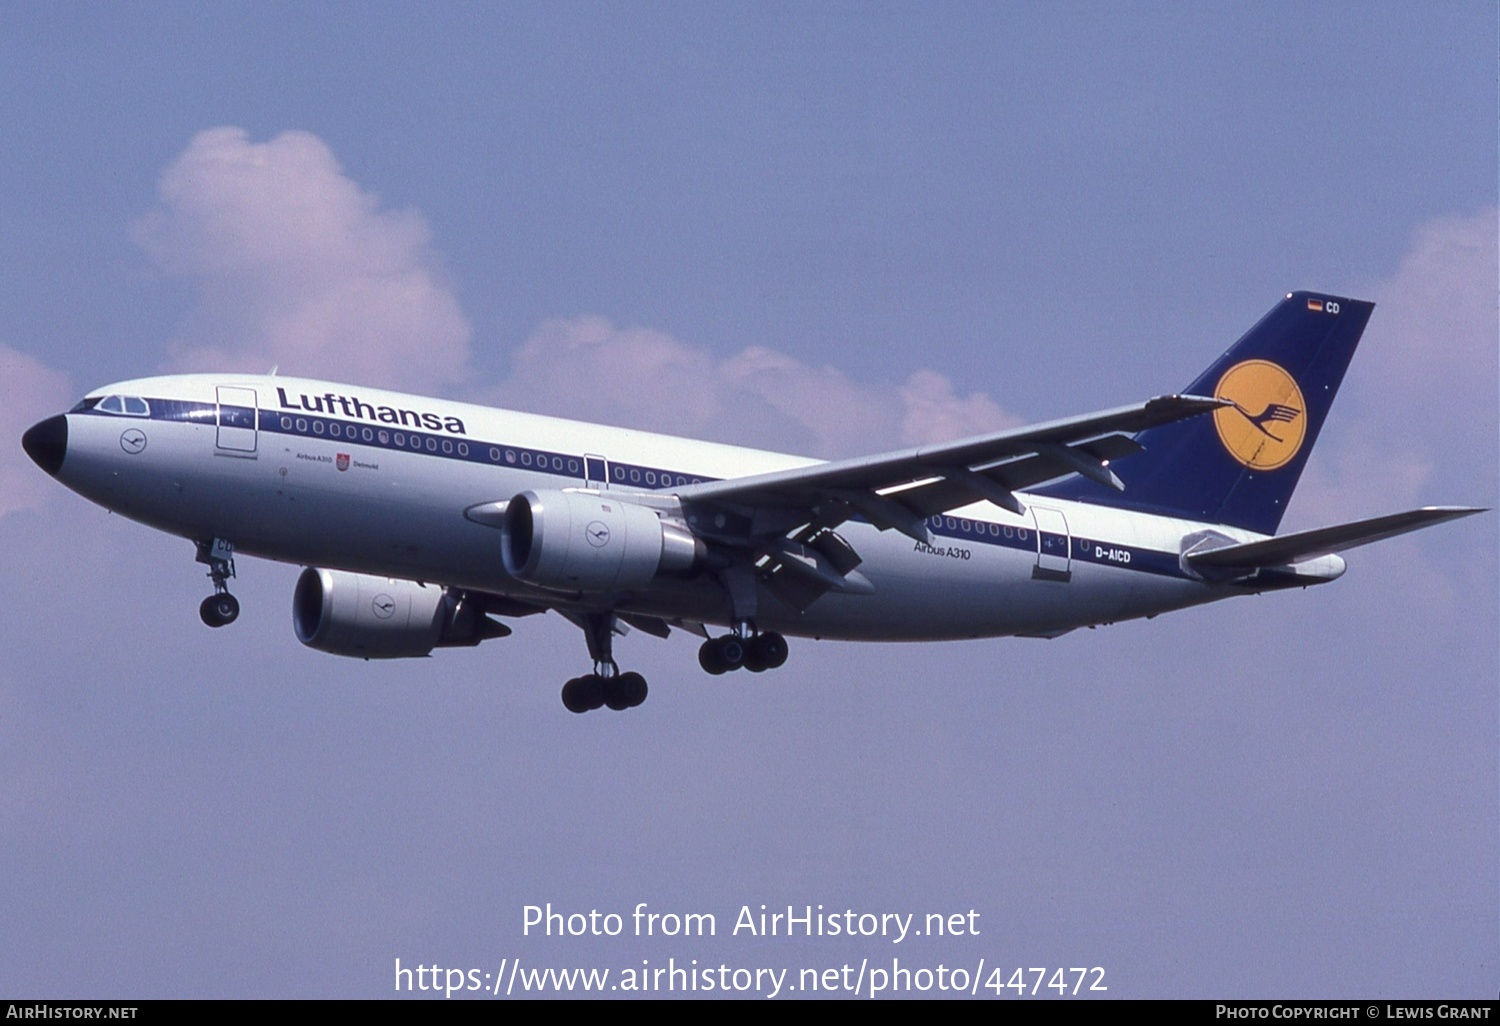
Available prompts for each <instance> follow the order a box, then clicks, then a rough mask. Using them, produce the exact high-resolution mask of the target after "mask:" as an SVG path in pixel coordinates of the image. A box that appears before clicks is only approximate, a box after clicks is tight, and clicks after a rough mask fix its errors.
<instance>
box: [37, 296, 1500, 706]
mask: <svg viewBox="0 0 1500 1026" xmlns="http://www.w3.org/2000/svg"><path fill="white" fill-rule="evenodd" d="M1373 308H1374V306H1373V304H1371V303H1366V302H1359V301H1356V300H1350V299H1342V298H1338V297H1334V296H1328V295H1319V294H1314V293H1308V292H1295V293H1292V294H1290V295H1288V296H1287V297H1286V298H1285V299H1284V300H1282V301H1281V302H1280V303H1278V304H1277V305H1276V307H1275V308H1273V309H1272V310H1271V312H1270V313H1269V314H1267V315H1266V316H1265V317H1264V318H1262V319H1261V321H1260V322H1259V323H1257V324H1256V325H1255V326H1254V327H1253V328H1251V329H1250V331H1249V332H1248V333H1247V334H1246V335H1245V336H1244V337H1243V338H1242V339H1240V340H1239V341H1238V342H1237V343H1235V345H1234V346H1233V347H1231V348H1230V350H1229V351H1228V352H1227V353H1225V354H1224V355H1223V356H1221V357H1220V358H1219V359H1218V360H1217V361H1216V362H1215V363H1214V364H1213V365H1212V366H1211V367H1209V368H1208V370H1207V371H1205V372H1204V373H1203V374H1202V375H1201V376H1200V377H1199V378H1198V380H1196V381H1194V382H1193V383H1192V384H1191V385H1189V386H1188V389H1187V391H1186V392H1185V393H1184V394H1181V395H1168V396H1163V397H1159V398H1155V399H1151V400H1148V401H1146V402H1143V403H1138V404H1136V405H1134V406H1124V407H1121V408H1119V409H1114V410H1106V411H1104V412H1102V413H1094V414H1089V415H1087V416H1081V417H1070V418H1068V419H1065V420H1057V421H1052V422H1050V423H1046V424H1039V425H1033V426H1030V427H1023V428H1018V429H1015V430H1009V431H999V432H995V433H993V434H988V435H982V436H979V437H976V438H968V439H963V440H961V441H956V442H946V443H943V444H940V445H926V446H920V447H917V448H913V449H907V450H904V451H901V452H892V453H886V454H883V455H879V456H865V457H859V458H856V459H845V460H836V461H833V462H831V463H828V462H820V461H816V460H811V459H804V458H799V457H795V456H786V455H782V454H778V453H770V452H760V451H756V450H752V449H744V448H738V447H735V446H729V445H719V444H714V443H709V442H700V441H691V440H687V439H682V438H672V437H667V436H663V435H654V434H648V433H645V432H641V431H630V430H625V429H622V428H615V427H602V426H599V425H595V424H584V423H578V422H574V421H566V420H557V419H554V418H550V417H540V416H534V415H530V414H524V413H513V412H508V411H504V410H496V409H488V408H485V407H480V406H472V405H465V404H462V403H454V402H447V401H444V400H441V399H427V398H420V397H416V396H409V395H400V394H396V393H392V392H384V391H379V390H377V389H372V388H363V387H356V386H350V385H335V384H328V383H325V382H317V381H305V380H300V379H292V378H282V377H275V376H245V375H215V374H195V375H181V376H174V377H157V378H146V379H143V380H137V381H126V382H121V383H120V384H116V385H109V386H107V387H105V388H101V389H98V390H96V391H94V392H91V393H90V394H89V395H88V397H87V398H85V399H84V400H83V401H81V402H80V403H78V405H77V406H75V407H74V408H73V409H72V410H70V411H68V412H67V413H65V414H60V415H58V416H54V417H49V418H48V419H46V420H44V421H42V422H40V423H38V424H36V425H35V426H33V427H32V428H31V429H30V430H28V431H27V432H26V434H25V436H24V437H23V439H22V444H23V445H24V447H25V449H26V452H27V453H28V454H29V455H30V456H31V458H32V459H33V460H35V461H36V463H37V464H38V465H40V466H41V467H42V468H43V469H44V470H46V471H47V472H48V473H49V474H51V475H53V476H54V477H56V478H57V479H58V480H59V481H61V482H62V483H63V484H65V485H67V486H68V487H69V488H71V489H73V490H74V491H76V492H78V493H79V494H81V495H83V496H85V497H87V498H89V499H92V500H93V501H94V502H97V503H99V504H100V505H102V506H105V507H107V508H109V509H111V510H114V511H115V512H118V513H121V514H123V515H125V516H127V517H130V518H132V519H135V520H139V521H140V522H142V523H144V524H147V525H149V526H151V527H155V528H158V529H159V530H162V531H168V532H170V533H172V534H176V535H180V536H182V537H184V538H187V539H190V540H192V541H193V542H194V543H196V545H197V558H198V561H199V562H201V563H205V564H207V566H208V568H209V576H210V577H211V578H212V581H213V586H214V593H213V594H212V595H210V596H209V597H208V598H206V599H205V600H204V601H203V605H202V607H201V609H200V615H201V616H202V618H203V621H204V622H205V623H206V624H208V625H209V626H211V627H221V626H223V625H225V624H228V623H230V622H232V621H233V620H234V619H235V617H236V616H238V614H239V603H238V602H237V601H236V600H235V598H234V596H233V595H231V594H230V592H229V588H228V582H229V580H230V579H231V578H232V577H234V575H235V564H234V557H235V554H236V553H237V552H238V553H248V554H251V555H255V556H263V557H266V558H269V559H276V560H281V561H283V562H289V563H299V564H303V565H304V566H305V567H306V569H305V570H303V572H302V575H301V577H300V578H299V579H298V581H297V586H296V591H295V594H294V595H293V599H292V622H293V626H294V628H295V630H296V634H297V637H298V638H299V639H300V640H301V641H302V642H303V643H304V644H306V645H309V646H311V647H313V648H315V649H319V650H321V651H324V652H331V653H333V654H335V655H344V656H356V657H361V658H365V659H377V658H401V657H410V656H426V655H428V654H430V653H431V652H432V651H433V649H435V648H439V647H443V646H454V645H477V644H478V643H479V642H481V641H484V640H486V639H489V638H497V637H503V636H505V635H508V634H510V633H511V628H510V627H509V626H508V625H507V624H505V623H504V622H503V619H504V618H513V617H522V616H527V615H530V614H534V613H541V612H544V611H546V610H549V609H552V610H556V611H558V612H559V613H561V614H562V615H563V616H565V617H567V618H568V619H569V620H571V621H572V622H573V623H575V624H577V625H578V626H579V627H580V628H582V629H583V632H584V637H585V638H586V639H587V642H588V649H589V655H590V656H591V658H592V659H593V672H592V673H589V674H586V675H584V676H581V677H576V678H574V679H573V680H570V681H568V683H567V684H566V685H564V687H563V690H562V699H563V704H564V705H565V706H567V708H568V709H570V710H572V711H574V712H585V711H587V710H589V709H596V708H598V707H599V706H600V705H608V706H609V707H610V708H612V709H624V708H629V707H631V706H634V705H639V704H640V703H641V702H642V701H643V700H644V699H645V697H646V690H647V687H646V681H645V680H644V679H643V678H642V677H641V675H640V674H638V673H621V672H620V670H619V667H618V665H617V664H616V662H615V658H614V652H613V642H614V639H615V636H616V635H617V634H623V633H625V632H626V630H627V629H628V628H630V627H634V628H636V629H637V630H640V631H643V632H645V633H647V634H653V635H656V636H658V637H666V636H667V635H668V634H669V633H670V632H671V630H672V628H674V627H675V628H678V629H679V630H684V631H687V632H690V633H693V634H697V635H699V636H700V637H702V638H704V639H705V640H704V641H703V643H702V646H701V647H700V648H699V653H698V658H699V662H700V663H701V664H702V666H703V668H704V669H705V670H707V671H708V672H709V673H714V674H718V673H724V672H726V671H729V670H735V669H739V668H745V669H748V670H752V671H762V670H767V669H771V668H774V667H777V666H780V665H781V664H782V663H783V662H785V661H786V658H787V643H786V640H785V637H784V636H785V635H795V636H801V637H815V638H838V639H844V640H859V641H930V640H939V639H951V638H979V637H996V636H1002V635H1024V636H1028V637H1044V638H1051V637H1057V636H1058V635H1061V634H1065V633H1067V632H1068V631H1071V630H1074V629H1075V628H1078V627H1084V626H1092V625H1097V624H1107V623H1112V622H1114V621H1117V620H1126V619H1131V618H1134V617H1142V616H1153V615H1155V614H1158V613H1162V612H1166V611H1168V610H1172V609H1181V608H1183V607H1185V606H1192V605H1197V604H1199V603H1203V602H1213V601H1216V600H1218V599H1223V598H1230V597H1233V596H1238V595H1250V594H1255V593H1257V592H1264V591H1271V590H1275V589H1279V588H1290V587H1305V586H1307V585H1310V584H1321V583H1323V582H1325V581H1332V580H1334V579H1335V578H1337V577H1339V576H1340V575H1341V574H1342V573H1343V572H1344V561H1343V559H1342V558H1341V557H1340V556H1338V555H1337V553H1338V552H1340V551H1343V550H1345V549H1350V548H1353V547H1355V546H1359V545H1364V544H1367V543H1369V542H1373V541H1378V540H1380V539H1382V538H1389V537H1391V536H1393V535H1397V534H1401V533H1403V532H1406V531H1411V530H1415V529H1417V528H1420V527H1426V526H1429V525H1432V524H1436V523H1440V522H1442V521H1445V520H1452V519H1454V518H1456V517H1462V516H1466V515H1468V514H1471V513H1478V512H1482V511H1481V510H1479V509H1474V508H1467V507H1428V508H1424V509H1417V510H1411V511H1409V512H1405V513H1395V514H1391V515H1389V516H1382V517H1376V518H1374V519H1371V520H1361V521H1357V522H1354V523H1346V524H1340V525H1338V526H1335V527H1326V528H1321V529H1318V530H1312V531H1302V532H1299V533H1296V534H1289V535H1282V536H1280V537H1274V535H1275V532H1276V529H1277V526H1278V525H1279V524H1280V522H1281V517H1282V513H1283V511H1284V510H1285V508H1286V504H1287V501H1288V499H1290V497H1291V495H1292V490H1293V488H1294V487H1295V486H1296V484H1297V479H1298V477H1299V476H1300V475H1301V473H1302V468H1303V465H1304V464H1305V463H1306V461H1307V457H1308V453H1309V452H1310V450H1311V449H1312V446H1313V443H1314V442H1315V441H1316V439H1317V437H1318V431H1319V430H1320V429H1321V428H1322V426H1323V421H1324V419H1325V418H1326V417H1327V415H1328V410H1329V407H1330V405H1331V404H1332V403H1333V398H1334V393H1335V392H1336V391H1337V389H1338V387H1339V382H1340V381H1341V380H1342V379H1343V376H1344V371H1345V369H1346V368H1347V367H1348V365H1349V360H1350V358H1351V357H1352V356H1353V355H1354V349H1355V346H1356V345H1357V344H1358V342H1359V338H1360V336H1361V334H1362V333H1363V332H1364V328H1365V324H1366V322H1367V321H1368V320H1369V317H1370V312H1371V310H1372V309H1373ZM497 618H499V619H497ZM710 625H717V626H718V627H721V628H728V632H727V633H721V634H719V635H718V636H711V635H710V632H709V627H710Z"/></svg>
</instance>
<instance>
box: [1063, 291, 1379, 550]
mask: <svg viewBox="0 0 1500 1026" xmlns="http://www.w3.org/2000/svg"><path fill="white" fill-rule="evenodd" d="M1374 309H1375V304H1374V303H1366V302H1361V301H1359V300H1355V299H1342V298H1339V297H1337V296H1326V295H1320V294H1318V293H1313V292H1293V293H1291V294H1290V295H1288V296H1287V297H1286V298H1285V299H1284V300H1282V301H1281V302H1280V303H1278V304H1276V306H1275V308H1273V309H1272V310H1271V312H1270V313H1268V314H1266V315H1265V316H1264V317H1262V318H1261V319H1260V321H1259V323H1257V324H1256V325H1255V327H1253V328H1251V329H1250V330H1249V331H1248V332H1246V333H1245V336H1244V337H1243V338H1241V339H1240V340H1239V341H1238V342H1236V343H1235V344H1234V345H1233V346H1231V347H1230V349H1229V351H1228V352H1227V353H1225V354H1224V355H1223V356H1221V357H1219V359H1218V360H1217V361H1215V362H1214V364H1213V366H1211V367H1209V368H1208V370H1206V371H1204V372H1203V374H1202V375H1201V376H1200V377H1199V378H1198V380H1197V381H1194V382H1193V383H1192V384H1191V385H1189V386H1188V387H1187V389H1186V391H1187V392H1188V393H1189V394H1191V395H1211V396H1217V397H1219V398H1221V399H1230V400H1233V402H1234V405H1233V406H1226V407H1224V408H1223V409H1221V410H1217V411H1215V412H1214V413H1212V414H1205V415H1204V416H1201V417H1194V418H1192V419H1190V420H1184V421H1178V422H1177V423H1174V424H1167V425H1164V426H1162V427H1156V428H1151V429H1150V430H1147V431H1143V432H1141V433H1140V434H1139V435H1137V436H1136V441H1138V442H1140V444H1141V445H1142V446H1143V447H1144V448H1145V452H1142V453H1138V454H1136V455H1134V456H1128V457H1125V458H1123V459H1121V460H1120V461H1119V463H1118V470H1119V473H1120V477H1121V478H1122V479H1123V480H1124V481H1125V491H1124V492H1117V491H1113V490H1111V489H1109V488H1105V487H1103V486H1101V485H1099V484H1096V483H1095V482H1093V481H1090V480H1087V479H1085V478H1081V477H1069V478H1064V479H1063V480H1062V481H1059V482H1058V483H1056V484H1054V485H1050V486H1044V487H1042V488H1039V489H1036V492H1037V493H1038V494H1042V495H1049V496H1054V497H1056V498H1063V499H1075V500H1078V501H1080V502H1092V503H1098V504H1100V505H1104V506H1117V507H1120V508H1122V509H1134V510H1141V511H1144V512H1149V513H1161V514H1164V515H1167V516H1176V517H1184V518H1188V519H1191V520H1202V521H1208V522H1211V523H1221V524H1231V525H1233V526H1235V527H1243V528H1245V529H1246V530H1250V531H1257V532H1259V533H1261V534H1274V533H1276V527H1277V525H1278V524H1280V523H1281V515H1282V514H1283V513H1284V512H1285V511H1286V505H1287V501H1288V500H1289V499H1290V498H1291V497H1292V490H1293V489H1294V488H1296V487H1297V480H1298V478H1300V477H1301V476H1302V468H1303V466H1304V465H1305V464H1306V463H1307V457H1308V454H1309V453H1311V452H1312V447H1313V443H1314V442H1316V441H1317V440H1318V432H1319V431H1320V430H1322V428H1323V421H1324V420H1325V419H1326V418H1327V416H1328V410H1329V407H1331V406H1332V405H1333V397H1334V395H1335V393H1337V392H1338V388H1339V382H1341V381H1342V380H1343V379H1344V371H1345V370H1346V369H1348V367H1349V360H1350V359H1351V358H1352V357H1353V356H1354V347H1355V346H1357V345H1358V344H1359V338H1360V336H1361V335H1362V334H1364V330H1365V324H1366V323H1367V322H1368V321H1369V319H1370V312H1371V311H1372V310H1374Z"/></svg>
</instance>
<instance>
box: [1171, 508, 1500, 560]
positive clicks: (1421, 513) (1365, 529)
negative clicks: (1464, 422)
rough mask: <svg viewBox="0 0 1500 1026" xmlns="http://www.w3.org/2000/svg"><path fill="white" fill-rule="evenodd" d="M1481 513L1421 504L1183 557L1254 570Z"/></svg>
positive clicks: (1350, 547) (1466, 509) (1337, 550)
mask: <svg viewBox="0 0 1500 1026" xmlns="http://www.w3.org/2000/svg"><path fill="white" fill-rule="evenodd" d="M1483 512H1484V510H1483V509H1482V508H1480V507H1475V506H1424V507H1423V508H1421V509H1413V510H1407V511H1406V512H1405V513H1390V514H1387V515H1386V516H1383V517H1372V518H1370V519H1369V520H1356V521H1354V522H1352V523H1348V524H1338V525H1335V526H1334V527H1320V528H1317V529H1315V530H1312V531H1297V532H1296V533H1294V534H1284V535H1281V536H1279V537H1276V538H1267V539H1266V540H1264V541H1256V542H1243V543H1241V544H1238V545H1225V546H1222V547H1220V548H1216V549H1208V550H1206V551H1203V552H1189V553H1188V554H1187V556H1186V558H1187V561H1188V563H1190V564H1191V565H1192V566H1193V567H1194V568H1195V569H1204V568H1212V569H1215V570H1255V569H1260V568H1263V567H1278V566H1288V565H1290V564H1292V563H1300V562H1302V561H1303V560H1308V559H1315V558H1316V557H1318V556H1327V555H1330V554H1331V553H1334V552H1342V551H1344V550H1345V549H1353V548H1357V547H1359V546H1360V545H1369V544H1370V543H1371V542H1378V541H1381V540H1383V539H1386V538H1394V537H1395V536H1396V535H1398V534H1405V533H1406V532H1407V531H1416V530H1419V529H1421V528H1423V527H1431V526H1432V525H1433V524H1441V523H1443V522H1444V521H1447V520H1457V519H1458V518H1459V517H1467V516H1471V515H1472V514H1475V513H1483Z"/></svg>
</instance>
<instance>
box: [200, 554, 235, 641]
mask: <svg viewBox="0 0 1500 1026" xmlns="http://www.w3.org/2000/svg"><path fill="white" fill-rule="evenodd" d="M198 562H200V563H207V564H208V576H209V579H211V580H212V581H213V582H214V593H213V594H212V595H210V596H209V597H208V598H206V599H204V600H203V602H202V604H201V605H199V606H198V616H199V617H201V618H202V620H203V622H204V623H206V624H208V626H210V627H223V626H225V625H226V624H231V623H234V621H235V620H236V619H237V618H238V617H239V615H240V600H239V599H237V598H235V597H234V596H233V595H231V594H229V584H228V583H227V582H228V581H229V579H230V578H231V577H233V576H234V543H233V542H230V541H226V540H224V539H223V538H215V539H213V540H212V541H206V542H199V543H198Z"/></svg>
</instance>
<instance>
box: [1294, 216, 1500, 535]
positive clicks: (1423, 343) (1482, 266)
mask: <svg viewBox="0 0 1500 1026" xmlns="http://www.w3.org/2000/svg"><path fill="white" fill-rule="evenodd" d="M1496 216H1497V215H1496V210H1495V209H1494V208H1493V207H1490V208H1485V209H1483V210H1481V211H1479V212H1478V213H1476V214H1474V215H1472V216H1468V217H1460V216H1446V217H1440V218H1437V219H1435V220H1433V221H1430V222H1428V223H1426V224H1424V225H1422V226H1421V227H1419V228H1418V229H1417V231H1416V232H1415V233H1414V236H1413V241H1412V246H1411V249H1410V250H1409V251H1408V253H1407V255H1406V256H1405V257H1404V258H1403V259H1402V261H1401V265H1400V267H1399V268H1398V269H1397V271H1396V273H1395V274H1393V275H1392V276H1391V277H1390V278H1389V279H1388V280H1386V281H1384V282H1380V283H1377V284H1376V285H1374V286H1373V287H1372V288H1370V289H1369V290H1368V292H1367V293H1366V294H1367V295H1368V296H1370V297H1372V298H1374V299H1375V300H1376V302H1377V304H1378V305H1377V307H1376V309H1375V313H1374V316H1373V317H1372V318H1371V320H1370V325H1369V328H1368V329H1367V330H1366V332H1365V337H1364V339H1363V340H1362V341H1361V343H1360V348H1359V351H1358V353H1357V354H1356V355H1355V359H1354V363H1353V364H1352V366H1351V367H1350V370H1349V375H1348V377H1347V379H1346V381H1345V384H1344V388H1343V390H1342V391H1341V393H1340V395H1339V400H1338V402H1337V403H1336V404H1335V406H1334V411H1333V415H1332V416H1331V417H1330V418H1329V421H1328V425H1327V427H1326V428H1325V431H1324V435H1323V437H1322V439H1320V442H1319V445H1318V448H1317V449H1316V450H1315V452H1314V453H1313V456H1312V459H1311V460H1310V461H1309V464H1308V470H1307V476H1306V480H1305V482H1304V484H1303V487H1302V488H1301V489H1299V491H1298V498H1297V505H1296V507H1295V509H1296V512H1297V514H1298V517H1299V523H1300V522H1302V521H1303V520H1307V521H1308V522H1309V523H1311V522H1324V523H1327V522H1331V521H1332V520H1334V519H1349V518H1350V517H1353V516H1361V515H1367V514H1371V513H1378V512H1386V511H1389V510H1393V509H1397V508H1402V507H1406V506H1412V505H1421V504H1428V503H1449V502H1451V503H1475V504H1482V505H1487V504H1490V503H1492V502H1493V501H1494V499H1495V488H1496V480H1495V455H1496V444H1497V431H1500V420H1497V408H1500V403H1497V396H1496V378H1497V345H1496V340H1497V335H1500V320H1497V313H1496V307H1495V300H1496V292H1495V288H1496V277H1497V260H1500V256H1497V246H1496V238H1497V234H1496ZM1453 489H1458V491H1457V492H1456V493H1454V494H1449V492H1450V491H1451V490H1453ZM1439 491H1441V494H1439Z"/></svg>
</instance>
